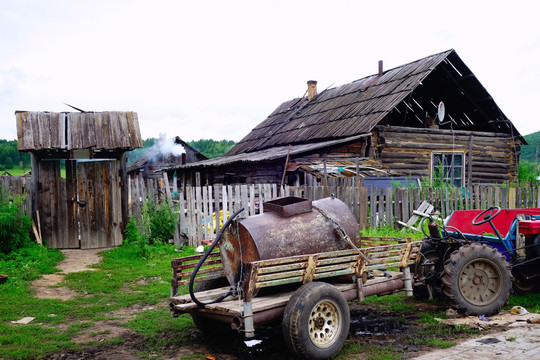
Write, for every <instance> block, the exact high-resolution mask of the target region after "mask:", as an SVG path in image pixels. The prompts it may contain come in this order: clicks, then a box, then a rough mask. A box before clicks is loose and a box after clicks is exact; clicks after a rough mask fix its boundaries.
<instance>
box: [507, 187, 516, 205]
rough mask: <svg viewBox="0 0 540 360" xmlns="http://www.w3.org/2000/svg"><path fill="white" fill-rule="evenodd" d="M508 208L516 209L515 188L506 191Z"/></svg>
mask: <svg viewBox="0 0 540 360" xmlns="http://www.w3.org/2000/svg"><path fill="white" fill-rule="evenodd" d="M508 208H509V209H515V208H516V188H510V189H508Z"/></svg>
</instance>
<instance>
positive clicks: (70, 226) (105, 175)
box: [38, 160, 122, 249]
mask: <svg viewBox="0 0 540 360" xmlns="http://www.w3.org/2000/svg"><path fill="white" fill-rule="evenodd" d="M38 190H39V201H38V210H39V218H40V221H39V225H40V227H41V228H42V231H43V232H42V236H43V239H44V240H46V241H47V245H48V247H51V248H57V249H73V248H79V249H93V248H103V247H113V246H118V245H121V244H122V232H121V228H120V223H121V221H122V206H121V189H120V181H119V177H118V171H117V161H116V160H103V161H102V160H100V161H94V160H90V161H84V160H82V161H81V160H77V161H75V160H66V176H65V177H62V176H61V170H60V163H59V161H40V164H39V189H38Z"/></svg>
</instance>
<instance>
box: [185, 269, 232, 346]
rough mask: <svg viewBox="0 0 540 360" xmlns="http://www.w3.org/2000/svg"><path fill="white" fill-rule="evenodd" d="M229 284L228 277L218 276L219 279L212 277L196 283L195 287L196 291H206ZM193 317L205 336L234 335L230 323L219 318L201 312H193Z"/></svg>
mask: <svg viewBox="0 0 540 360" xmlns="http://www.w3.org/2000/svg"><path fill="white" fill-rule="evenodd" d="M227 285H229V282H228V281H227V278H224V277H222V278H218V279H212V280H207V281H203V282H200V283H197V284H195V288H194V289H193V290H194V291H195V292H198V291H205V290H211V289H216V288H220V287H223V286H227ZM191 318H192V319H193V323H194V324H195V326H196V327H197V329H199V330H200V331H201V332H202V333H203V334H204V335H205V336H209V337H212V336H215V335H232V334H233V330H232V328H231V324H230V323H225V322H222V321H219V320H215V319H212V318H209V317H206V316H203V315H200V314H199V313H196V312H195V313H192V314H191Z"/></svg>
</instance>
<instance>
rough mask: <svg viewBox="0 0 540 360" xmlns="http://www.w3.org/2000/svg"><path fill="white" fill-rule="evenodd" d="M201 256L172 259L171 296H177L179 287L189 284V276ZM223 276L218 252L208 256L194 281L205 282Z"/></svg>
mask: <svg viewBox="0 0 540 360" xmlns="http://www.w3.org/2000/svg"><path fill="white" fill-rule="evenodd" d="M203 256H204V255H203V254H200V255H191V256H184V257H181V258H175V259H172V261H171V267H172V280H171V296H176V295H178V287H179V286H184V285H187V284H188V283H189V279H190V278H191V274H192V273H193V271H194V270H195V267H196V266H197V263H198V262H199V260H201V259H202V258H203ZM223 276H225V275H224V272H223V265H222V264H221V256H220V254H219V251H216V252H212V253H211V254H210V255H209V256H208V258H207V259H206V261H205V262H204V264H203V266H202V267H201V269H199V271H198V272H197V278H196V279H197V281H206V280H212V279H217V278H220V277H223Z"/></svg>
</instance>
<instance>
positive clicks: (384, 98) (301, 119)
mask: <svg viewBox="0 0 540 360" xmlns="http://www.w3.org/2000/svg"><path fill="white" fill-rule="evenodd" d="M440 101H444V103H445V106H446V110H447V117H445V119H452V121H451V122H448V123H447V124H445V125H441V129H443V128H445V129H453V130H468V131H490V130H491V131H494V132H498V133H508V134H511V135H512V136H515V137H517V138H519V139H520V140H521V141H522V142H525V140H524V139H523V138H522V137H521V135H520V134H519V132H518V131H517V130H516V129H515V128H514V126H513V125H512V123H511V122H510V121H509V120H508V118H507V117H506V116H505V115H504V114H503V113H502V111H501V110H500V109H499V107H498V106H497V104H495V102H494V101H493V99H492V97H491V96H490V95H489V93H488V92H487V91H486V90H485V88H484V87H483V86H482V85H481V84H480V82H479V81H478V80H477V79H476V77H475V76H474V74H473V73H472V72H471V71H470V70H469V69H468V67H467V66H466V65H465V64H464V63H463V61H462V60H461V59H460V58H459V56H458V55H457V53H456V52H455V51H454V50H453V49H451V50H448V51H444V52H441V53H439V54H435V55H431V56H428V57H426V58H423V59H420V60H417V61H414V62H411V63H408V64H405V65H402V66H399V67H396V68H394V69H391V70H387V71H384V72H383V74H382V76H381V75H379V74H375V75H370V76H367V77H365V78H362V79H359V80H356V81H353V82H351V83H349V84H345V85H342V86H339V87H335V88H330V89H327V90H324V91H323V92H321V93H319V94H318V95H317V96H316V97H315V98H313V99H312V100H311V101H308V99H307V98H306V97H303V98H296V99H293V100H289V101H286V102H284V103H283V104H281V105H280V106H278V108H277V109H275V110H274V112H272V113H271V114H270V115H269V116H268V118H267V119H266V120H264V121H263V122H261V123H260V124H259V125H257V126H256V127H255V128H254V129H253V130H252V131H251V132H250V133H249V134H248V135H247V136H246V137H244V138H243V139H242V140H241V141H240V142H239V143H237V144H236V145H235V146H234V147H233V148H232V149H231V150H229V152H228V153H227V154H226V156H230V155H238V154H242V153H246V152H256V151H260V150H262V149H268V148H272V147H279V146H284V145H289V144H302V143H314V142H321V141H328V140H332V139H340V138H345V137H350V136H354V135H359V134H366V133H369V132H370V131H371V130H372V129H373V128H374V127H375V126H376V125H378V124H380V123H383V122H384V124H385V125H395V126H409V127H426V125H425V123H424V122H425V118H426V114H430V115H431V116H432V117H433V116H434V115H435V114H436V113H437V106H438V104H439V102H440ZM445 121H446V120H445ZM487 129H490V130H487Z"/></svg>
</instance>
